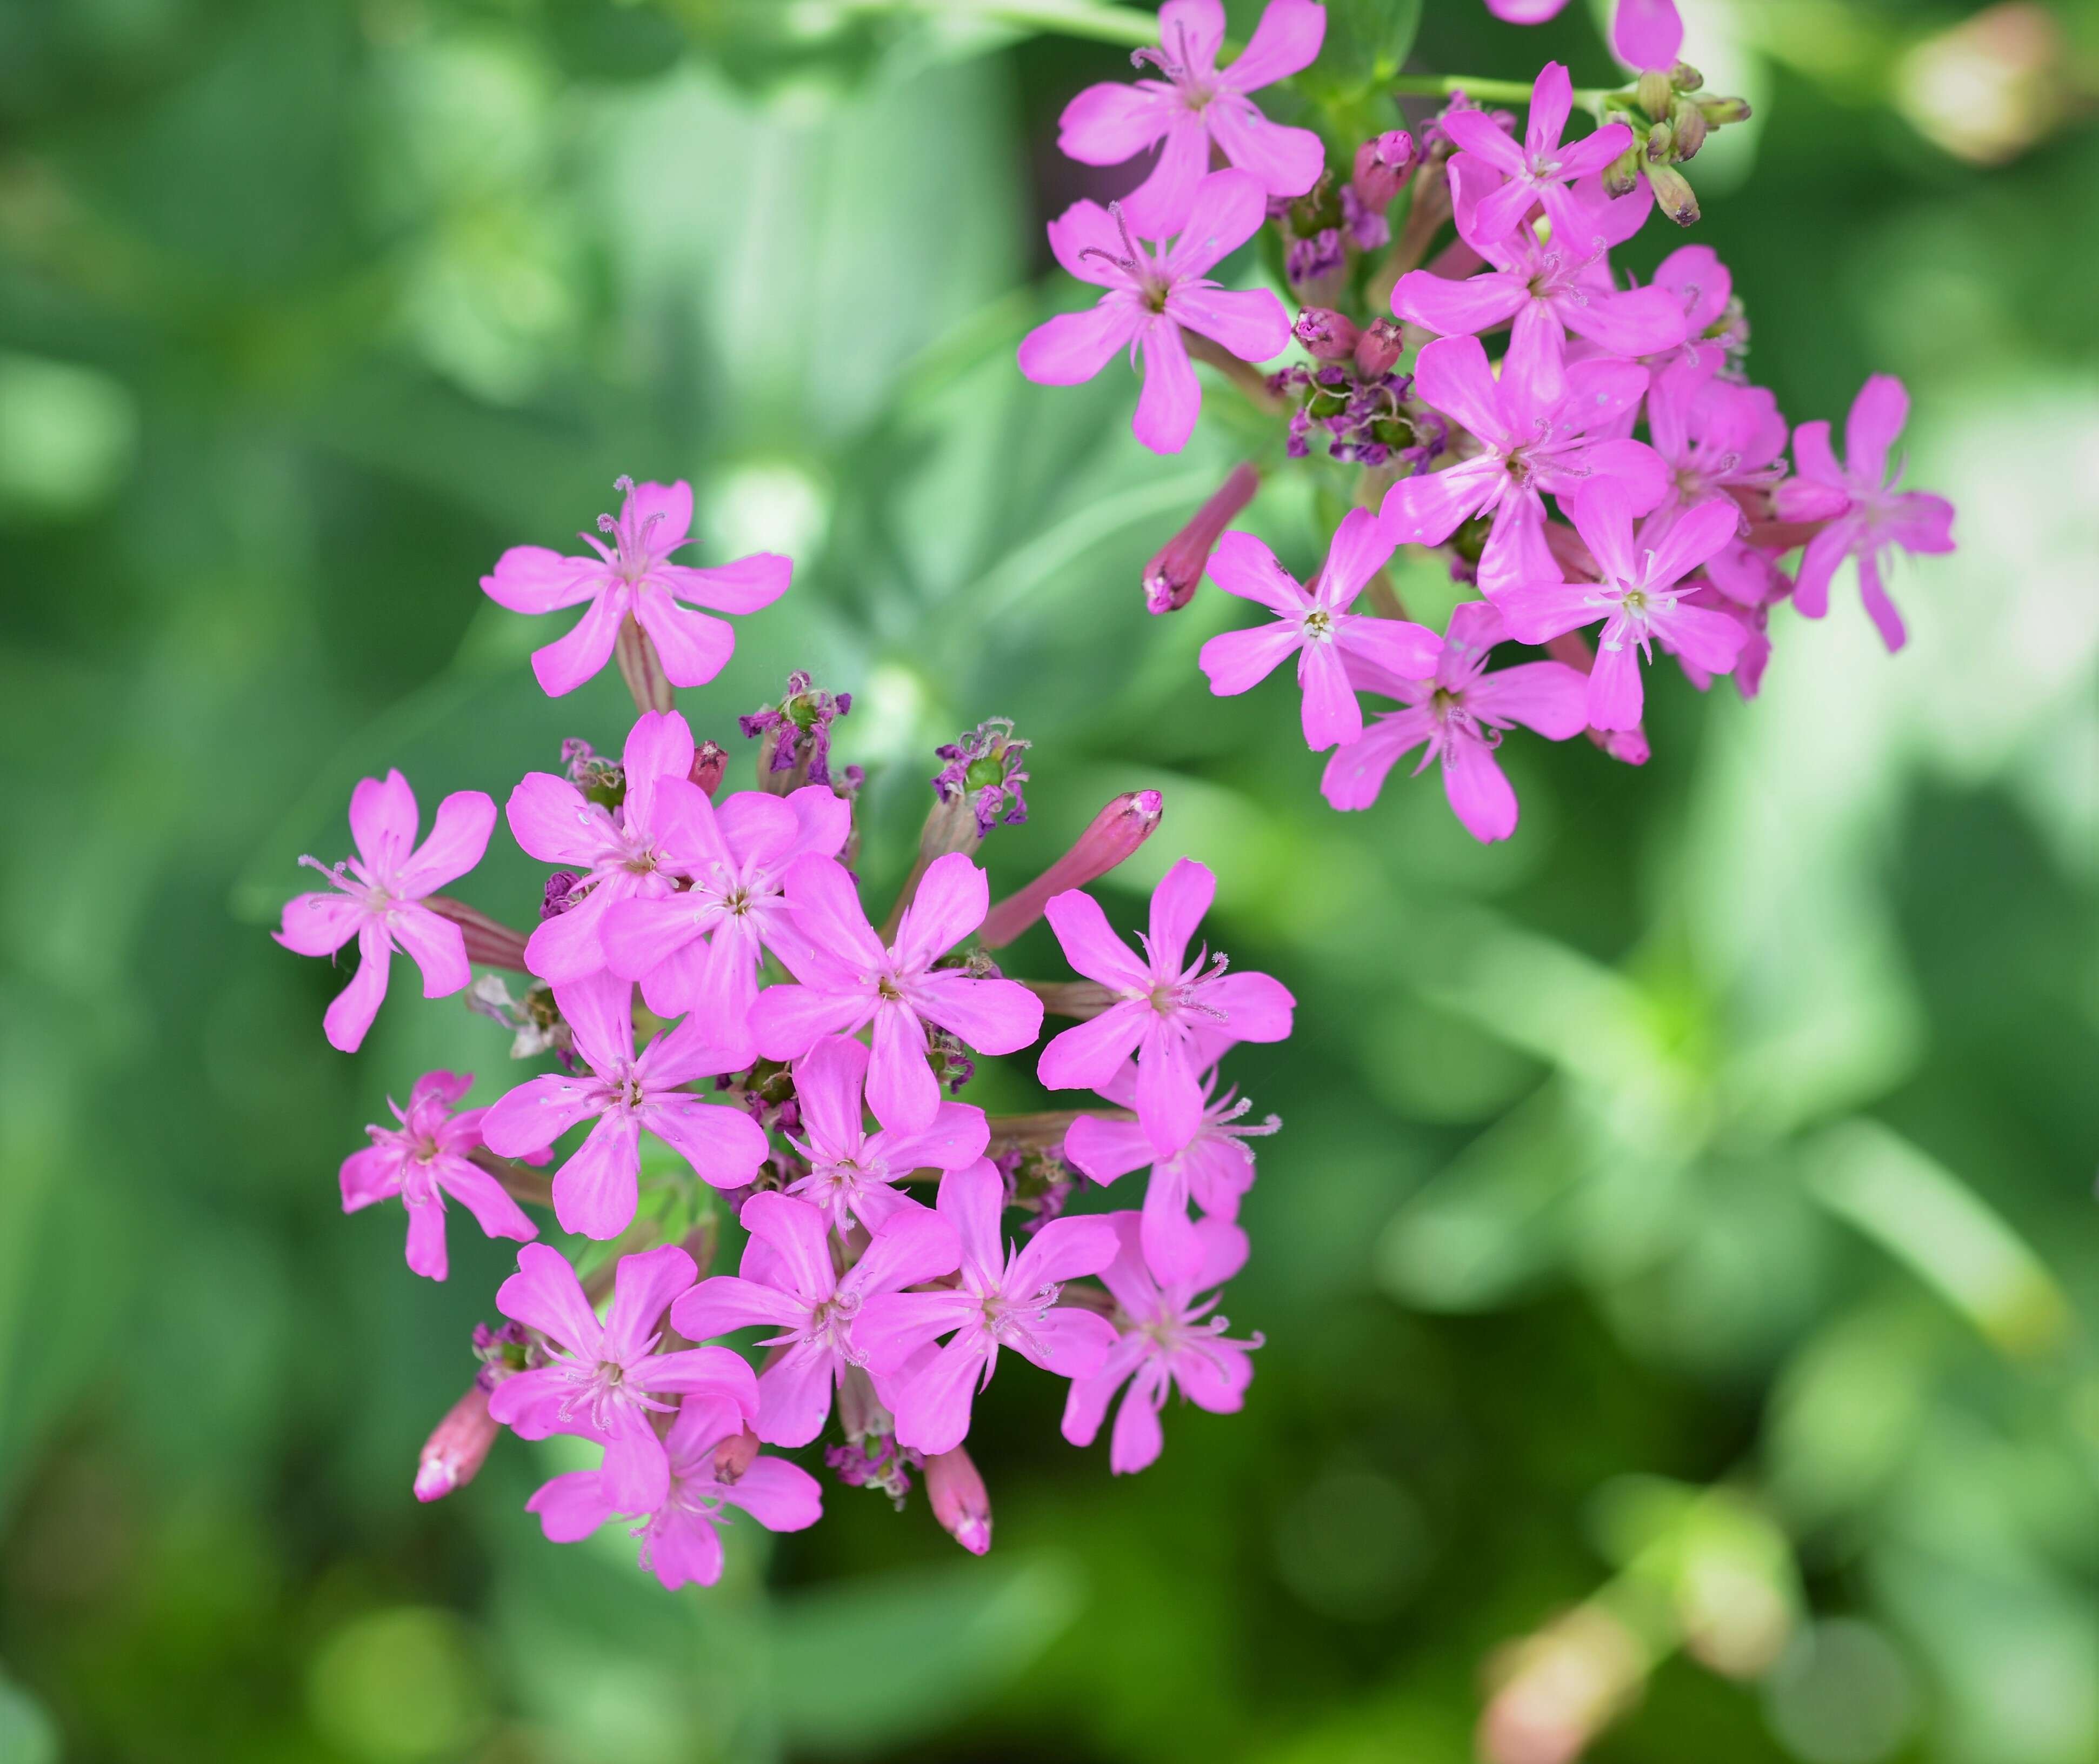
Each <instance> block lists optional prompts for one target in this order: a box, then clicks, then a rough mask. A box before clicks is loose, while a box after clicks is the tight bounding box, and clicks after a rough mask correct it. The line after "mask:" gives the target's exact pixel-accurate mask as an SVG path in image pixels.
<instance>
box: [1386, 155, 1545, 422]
mask: <svg viewBox="0 0 2099 1764" xmlns="http://www.w3.org/2000/svg"><path fill="white" fill-rule="evenodd" d="M1497 132H1498V131H1497ZM1531 304H1533V302H1532V301H1531V297H1530V288H1529V284H1528V283H1527V282H1526V281H1525V279H1524V278H1523V277H1521V276H1520V275H1504V274H1503V272H1502V271H1498V270H1489V271H1485V272H1484V273H1483V274H1481V275H1473V276H1468V277H1467V278H1466V279H1464V280H1463V281H1462V282H1460V281H1453V280H1452V279H1450V277H1449V276H1447V275H1435V274H1434V273H1432V271H1428V270H1409V271H1407V272H1406V275H1402V277H1400V279H1399V281H1398V283H1397V285H1395V286H1394V288H1393V291H1392V310H1393V315H1395V316H1396V317H1398V318H1402V319H1406V321H1407V322H1408V323H1410V324H1418V325H1419V326H1420V327H1421V328H1423V329H1424V331H1433V332H1435V333H1436V334H1437V336H1438V337H1465V336H1470V335H1472V334H1474V333H1476V332H1481V331H1498V330H1499V329H1500V328H1502V327H1503V325H1505V324H1507V323H1508V322H1509V321H1510V320H1511V319H1513V318H1514V317H1515V316H1516V314H1517V313H1519V312H1520V311H1521V310H1523V309H1524V308H1525V306H1529V305H1531ZM1426 395H1427V394H1424V397H1425V396H1426ZM1430 402H1431V403H1433V402H1434V401H1433V400H1431V401H1430Z"/></svg>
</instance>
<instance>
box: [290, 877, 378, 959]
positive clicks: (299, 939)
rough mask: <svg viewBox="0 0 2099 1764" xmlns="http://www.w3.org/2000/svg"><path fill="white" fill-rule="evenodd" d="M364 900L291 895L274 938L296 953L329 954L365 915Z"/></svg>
mask: <svg viewBox="0 0 2099 1764" xmlns="http://www.w3.org/2000/svg"><path fill="white" fill-rule="evenodd" d="M366 917H367V909H366V908H365V906H364V904H363V902H361V901H359V900H354V899H352V898H351V897H350V895H345V894H337V893H336V892H334V891H329V892H328V893H327V894H310V895H293V897H292V898H291V899H290V900H287V901H286V902H285V903H284V924H283V926H281V927H280V928H279V930H278V932H277V934H276V935H277V941H278V942H279V943H280V944H283V945H284V947H285V948H287V949H288V950H290V951H291V952H292V953H293V955H295V956H332V955H333V954H334V953H335V952H336V951H337V950H338V949H340V948H342V946H343V945H344V944H346V943H348V942H349V941H350V939H351V938H353V937H354V936H356V935H357V932H358V927H359V926H360V925H362V924H363V922H364V920H365V918H366Z"/></svg>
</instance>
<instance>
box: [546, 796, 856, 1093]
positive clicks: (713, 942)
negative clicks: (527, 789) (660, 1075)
mask: <svg viewBox="0 0 2099 1764" xmlns="http://www.w3.org/2000/svg"><path fill="white" fill-rule="evenodd" d="M674 794H675V812H674V813H673V814H672V815H671V816H668V817H667V818H668V819H669V820H671V822H672V824H673V828H674V829H675V830H672V829H671V828H667V831H670V832H671V836H672V838H673V841H674V842H675V846H676V849H677V862H678V864H679V866H680V871H681V873H683V874H684V876H685V877H687V878H689V880H690V884H691V886H689V887H688V888H687V889H685V890H684V891H681V892H678V893H669V892H665V891H662V890H661V889H656V888H650V889H646V890H644V889H640V888H630V889H628V890H627V891H625V892H624V893H623V895H621V896H620V898H618V900H615V901H614V903H613V904H612V905H611V906H610V907H609V908H608V909H607V910H606V912H605V916H604V917H603V919H602V921H601V924H600V927H599V930H598V941H599V944H600V945H601V947H602V948H603V949H604V952H605V965H606V966H608V967H609V968H610V969H611V970H612V971H613V972H614V974H618V976H619V977H620V978H621V979H627V980H638V981H640V983H641V996H642V997H643V998H644V999H645V1000H646V1001H648V1005H649V1009H650V1010H653V1011H654V1012H655V1013H656V1014H657V1015H658V1016H659V1017H674V1016H677V1015H679V1014H682V1013H683V1012H685V1011H693V1012H695V1013H697V1014H698V1015H699V1016H700V1017H701V1018H702V1019H703V1020H705V1021H706V1022H707V1023H711V1024H713V1025H714V1026H715V1028H716V1030H717V1031H718V1032H719V1034H720V1036H721V1038H722V1039H723V1040H725V1041H728V1042H736V1041H737V1039H738V1037H739V1036H745V1035H746V1029H745V1025H746V1022H747V1020H748V1018H749V1017H750V1007H751V1005H752V1004H753V1003H754V1002H755V1001H756V999H757V997H758V966H759V962H760V961H763V959H764V952H765V951H766V950H768V949H771V950H774V951H776V952H778V953H779V954H780V956H781V959H782V960H783V961H785V960H791V957H792V954H793V952H794V950H797V949H799V948H800V947H801V939H799V937H798V936H797V935H795V932H794V921H793V917H792V916H791V915H790V913H789V912H788V909H787V899H786V896H785V894H784V893H783V892H782V891H781V883H782V878H784V877H785V874H786V873H787V868H788V866H789V865H790V864H792V863H793V862H794V860H796V859H797V858H799V857H801V856H803V855H804V854H805V853H807V852H812V851H813V852H815V853H816V855H817V856H820V857H835V856H838V852H839V851H841V850H843V847H844V846H845V842H846V837H847V834H850V833H851V830H852V804H851V803H850V802H848V801H847V799H846V798H844V797H842V796H840V795H838V794H837V793H836V792H835V791H834V790H832V789H831V788H830V786H829V785H822V784H812V785H807V786H806V787H805V788H803V789H802V790H795V791H794V792H792V793H791V794H789V795H787V796H785V797H779V796H772V795H768V794H766V793H765V792H763V791H762V790H741V791H738V792H737V794H735V795H733V796H731V797H728V798H724V800H723V801H722V802H721V803H719V804H716V803H711V802H710V801H709V800H708V799H707V797H706V792H704V791H702V790H698V789H697V788H693V789H689V790H679V791H676V792H675V793H674ZM562 917H564V918H565V917H570V915H569V914H566V913H565V914H563V915H562ZM559 922H560V921H558V920H553V921H549V923H550V924H557V923H559ZM748 1058H749V1056H748V1055H746V1060H747V1059H748Z"/></svg>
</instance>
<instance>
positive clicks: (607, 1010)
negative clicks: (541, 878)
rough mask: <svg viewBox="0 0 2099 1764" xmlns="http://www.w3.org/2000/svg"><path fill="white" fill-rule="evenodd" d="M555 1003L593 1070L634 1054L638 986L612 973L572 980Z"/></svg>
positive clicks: (556, 995) (557, 990) (618, 1063)
mask: <svg viewBox="0 0 2099 1764" xmlns="http://www.w3.org/2000/svg"><path fill="white" fill-rule="evenodd" d="M566 916H567V915H566V914H564V915H563V917H566ZM554 1003H555V1005H557V1007H559V1009H560V1010H561V1020H562V1021H563V1022H564V1023H567V1024H568V1026H569V1028H570V1032H572V1033H573V1034H574V1037H575V1044H576V1051H577V1053H579V1054H581V1055H582V1056H583V1059H584V1060H585V1062H587V1064H588V1065H589V1066H590V1067H591V1068H592V1070H593V1071H598V1072H603V1073H609V1072H611V1071H615V1070H617V1069H618V1068H619V1067H623V1066H624V1065H626V1064H627V1062H628V1061H629V1060H631V1058H633V1057H634V988H633V987H632V986H631V984H629V983H627V981H625V980H617V979H614V978H613V977H612V976H611V975H610V974H594V975H592V977H591V978H590V979H584V980H574V981H570V982H567V983H563V984H561V985H557V986H556V987H555V988H554Z"/></svg>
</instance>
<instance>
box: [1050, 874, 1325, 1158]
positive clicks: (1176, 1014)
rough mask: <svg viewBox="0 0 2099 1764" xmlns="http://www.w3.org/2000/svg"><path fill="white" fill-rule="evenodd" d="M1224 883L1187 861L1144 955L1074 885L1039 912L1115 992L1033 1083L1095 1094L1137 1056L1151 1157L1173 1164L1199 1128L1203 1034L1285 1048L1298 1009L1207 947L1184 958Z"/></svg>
mask: <svg viewBox="0 0 2099 1764" xmlns="http://www.w3.org/2000/svg"><path fill="white" fill-rule="evenodd" d="M1216 895H1217V878H1216V877H1215V876H1213V875H1212V874H1211V873H1210V871H1209V869H1208V868H1207V867H1206V866H1205V865H1204V864H1199V863H1197V862H1196V861H1195V859H1193V858H1188V857H1184V858H1182V860H1181V861H1180V862H1179V863H1177V864H1175V865H1174V866H1173V869H1169V870H1168V871H1167V873H1166V874H1165V877H1164V878H1163V879H1162V880H1161V881H1160V884H1159V886H1158V887H1157V888H1155V890H1153V891H1152V895H1151V933H1150V935H1146V934H1144V933H1142V932H1139V933H1138V942H1139V943H1141V944H1142V945H1143V946H1144V959H1143V960H1142V961H1139V960H1138V958H1137V957H1135V956H1133V955H1132V954H1131V953H1130V952H1129V948H1128V947H1127V946H1126V945H1125V944H1124V943H1123V941H1122V939H1120V938H1119V937H1117V936H1116V934H1115V933H1114V932H1113V931H1112V930H1109V928H1108V922H1107V914H1106V913H1102V911H1101V908H1100V904H1099V902H1098V901H1097V900H1094V897H1093V896H1092V895H1089V894H1085V893H1082V892H1080V891H1079V890H1077V889H1073V890H1072V891H1071V892H1070V893H1069V894H1062V895H1057V896H1056V897H1055V898H1054V900H1051V901H1050V904H1049V905H1048V906H1047V907H1046V908H1045V909H1044V913H1045V917H1047V918H1048V919H1049V921H1050V929H1051V930H1054V931H1055V932H1056V934H1057V941H1058V943H1059V944H1063V948H1064V959H1065V960H1066V961H1068V962H1070V963H1071V964H1072V966H1073V967H1075V968H1076V969H1077V970H1079V972H1080V973H1081V974H1084V975H1085V977H1086V978H1087V979H1089V980H1094V981H1097V982H1098V983H1099V984H1101V985H1102V986H1104V987H1106V988H1108V989H1109V990H1110V991H1111V992H1114V993H1115V994H1116V1003H1115V1004H1112V1005H1110V1006H1109V1007H1108V1008H1107V1010H1104V1011H1103V1012H1102V1013H1101V1014H1100V1015H1099V1016H1098V1017H1095V1018H1093V1019H1092V1020H1091V1021H1090V1022H1087V1023H1080V1025H1079V1026H1078V1027H1076V1029H1067V1030H1066V1031H1065V1032H1063V1034H1062V1035H1060V1036H1058V1037H1057V1038H1056V1039H1055V1040H1053V1041H1052V1042H1051V1043H1050V1045H1049V1046H1047V1047H1046V1048H1045V1049H1043V1050H1042V1058H1041V1062H1039V1063H1038V1065H1037V1067H1036V1073H1037V1076H1040V1077H1041V1080H1042V1082H1043V1083H1044V1084H1045V1085H1047V1086H1048V1087H1049V1088H1050V1089H1052V1090H1098V1089H1101V1088H1102V1086H1103V1085H1105V1084H1110V1083H1111V1082H1112V1081H1113V1080H1114V1079H1115V1076H1116V1073H1117V1072H1119V1071H1121V1069H1122V1064H1123V1062H1124V1060H1126V1059H1128V1058H1129V1057H1130V1055H1131V1054H1135V1055H1136V1056H1137V1092H1136V1095H1137V1109H1138V1115H1139V1117H1140V1118H1141V1119H1142V1122H1143V1124H1144V1130H1145V1132H1146V1134H1147V1135H1148V1136H1149V1137H1150V1138H1151V1144H1152V1149H1153V1150H1155V1151H1157V1152H1158V1153H1160V1155H1162V1156H1168V1157H1170V1156H1171V1155H1173V1153H1175V1152H1177V1151H1178V1150H1180V1149H1181V1148H1182V1146H1185V1145H1186V1144H1187V1143H1188V1142H1189V1141H1190V1140H1191V1139H1193V1138H1194V1137H1195V1135H1196V1133H1197V1132H1198V1131H1199V1129H1200V1128H1201V1127H1202V1124H1203V1087H1202V1084H1201V1081H1200V1080H1199V1077H1198V1076H1197V1070H1198V1068H1197V1065H1196V1057H1197V1054H1198V1053H1199V1049H1200V1046H1201V1045H1202V1044H1203V1043H1204V1040H1205V1039H1206V1038H1213V1037H1216V1036H1229V1037H1230V1039H1232V1040H1235V1041H1280V1040H1283V1039H1284V1038H1285V1037H1286V1036H1288V1034H1289V1033H1290V1018H1291V1013H1292V1010H1294V1009H1295V1008H1296V1002H1297V1001H1296V1000H1295V999H1293V998H1292V996H1290V994H1289V992H1287V991H1286V990H1285V989H1284V988H1283V983H1282V982H1281V981H1279V980H1276V979H1271V978H1270V976H1269V975H1267V974H1227V973H1226V971H1225V967H1226V963H1225V958H1224V957H1222V956H1219V957H1217V959H1216V961H1215V962H1214V964H1212V961H1211V960H1210V957H1209V952H1208V950H1207V949H1206V950H1204V951H1203V952H1201V953H1199V954H1198V955H1197V956H1196V957H1195V960H1194V961H1187V959H1186V957H1187V953H1188V941H1189V939H1190V938H1192V937H1193V936H1194V935H1195V928H1196V926H1199V925H1200V924H1201V923H1202V922H1203V915H1204V913H1208V911H1209V910H1210V902H1211V901H1212V899H1214V898H1215V896H1216Z"/></svg>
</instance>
